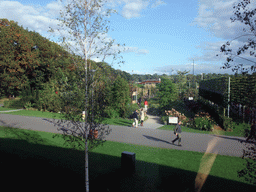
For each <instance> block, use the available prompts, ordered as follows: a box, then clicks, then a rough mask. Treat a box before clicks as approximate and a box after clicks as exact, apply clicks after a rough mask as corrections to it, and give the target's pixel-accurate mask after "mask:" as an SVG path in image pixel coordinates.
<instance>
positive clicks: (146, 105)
mask: <svg viewBox="0 0 256 192" xmlns="http://www.w3.org/2000/svg"><path fill="white" fill-rule="evenodd" d="M144 106H145V111H146V112H147V110H148V101H147V99H145V101H144Z"/></svg>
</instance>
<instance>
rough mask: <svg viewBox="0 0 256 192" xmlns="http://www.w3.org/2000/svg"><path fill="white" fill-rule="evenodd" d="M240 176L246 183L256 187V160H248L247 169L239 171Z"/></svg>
mask: <svg viewBox="0 0 256 192" xmlns="http://www.w3.org/2000/svg"><path fill="white" fill-rule="evenodd" d="M254 150H255V148H254ZM254 153H255V152H254ZM238 176H239V177H243V178H244V179H245V180H246V181H248V182H250V183H252V184H254V185H255V184H256V160H255V159H246V163H245V168H244V169H242V170H241V171H238Z"/></svg>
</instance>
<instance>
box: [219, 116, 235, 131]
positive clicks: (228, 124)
mask: <svg viewBox="0 0 256 192" xmlns="http://www.w3.org/2000/svg"><path fill="white" fill-rule="evenodd" d="M221 118H222V125H223V128H224V130H225V131H233V129H234V127H235V123H234V122H233V121H232V118H230V117H225V116H222V117H221Z"/></svg>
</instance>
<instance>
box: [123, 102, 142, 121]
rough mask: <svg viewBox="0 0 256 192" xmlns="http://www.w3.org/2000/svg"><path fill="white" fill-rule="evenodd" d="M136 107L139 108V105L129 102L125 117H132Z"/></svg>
mask: <svg viewBox="0 0 256 192" xmlns="http://www.w3.org/2000/svg"><path fill="white" fill-rule="evenodd" d="M136 109H139V106H138V105H137V104H136V103H135V104H131V103H129V104H128V105H127V109H126V113H125V118H128V119H129V118H130V116H131V115H132V114H133V112H134V111H135V110H136Z"/></svg>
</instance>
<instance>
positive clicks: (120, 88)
mask: <svg viewBox="0 0 256 192" xmlns="http://www.w3.org/2000/svg"><path fill="white" fill-rule="evenodd" d="M130 102H131V99H130V91H129V84H128V82H127V81H125V80H124V79H123V78H122V77H120V76H118V77H117V78H116V80H115V81H114V83H113V87H112V104H111V106H112V107H113V108H114V109H115V110H116V111H117V112H118V113H119V115H120V116H121V117H125V116H126V115H127V112H128V111H127V106H128V103H130Z"/></svg>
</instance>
